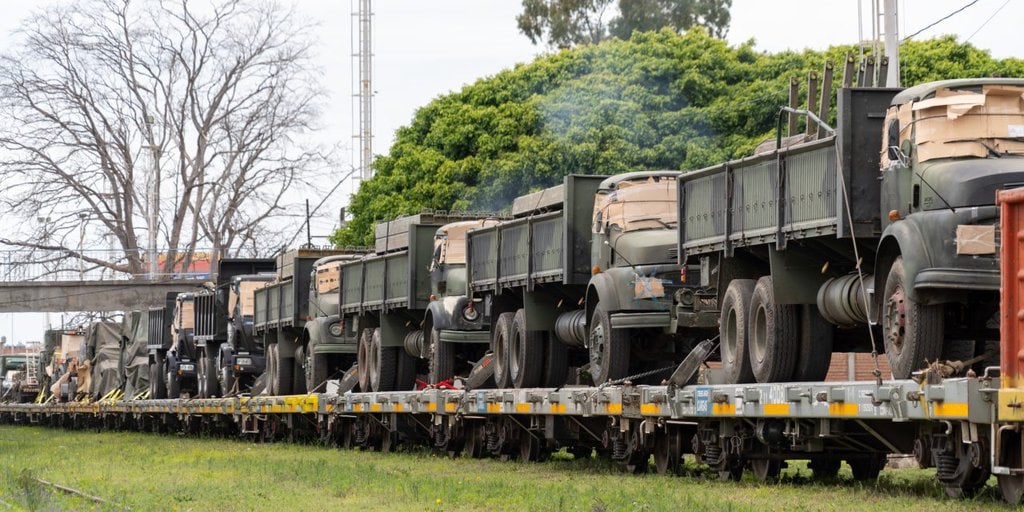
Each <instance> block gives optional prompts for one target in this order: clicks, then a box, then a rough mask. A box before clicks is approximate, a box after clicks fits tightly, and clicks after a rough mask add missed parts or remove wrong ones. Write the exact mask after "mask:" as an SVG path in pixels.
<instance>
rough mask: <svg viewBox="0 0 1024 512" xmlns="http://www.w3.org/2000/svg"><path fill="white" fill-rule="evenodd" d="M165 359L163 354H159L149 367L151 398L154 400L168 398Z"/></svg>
mask: <svg viewBox="0 0 1024 512" xmlns="http://www.w3.org/2000/svg"><path fill="white" fill-rule="evenodd" d="M165 359H166V358H165V357H164V355H163V354H161V353H160V352H157V353H156V354H155V357H154V361H153V362H152V363H150V365H149V398H151V399H154V400H159V399H162V398H167V383H166V382H164V378H163V371H164V361H165Z"/></svg>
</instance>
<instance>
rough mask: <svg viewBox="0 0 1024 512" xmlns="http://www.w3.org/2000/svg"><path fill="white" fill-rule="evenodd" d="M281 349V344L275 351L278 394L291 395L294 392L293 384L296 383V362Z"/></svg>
mask: <svg viewBox="0 0 1024 512" xmlns="http://www.w3.org/2000/svg"><path fill="white" fill-rule="evenodd" d="M283 352H285V351H282V350H281V346H280V345H278V346H277V350H275V351H274V355H275V356H276V357H277V361H276V364H277V366H276V368H277V371H276V372H275V373H277V394H279V395H290V394H292V384H293V383H294V380H295V379H294V371H295V364H294V361H293V360H292V359H293V358H288V357H284V355H283Z"/></svg>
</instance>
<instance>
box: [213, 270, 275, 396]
mask: <svg viewBox="0 0 1024 512" xmlns="http://www.w3.org/2000/svg"><path fill="white" fill-rule="evenodd" d="M273 281H274V275H273V274H243V275H238V276H232V278H231V280H230V281H229V284H228V318H227V320H228V329H227V343H224V344H223V345H221V347H220V351H219V352H218V353H217V355H218V361H217V368H218V369H219V375H218V379H219V381H220V389H221V392H222V393H224V394H225V395H227V394H228V393H229V391H231V390H232V389H234V388H235V386H236V384H237V392H244V390H247V389H248V388H249V387H250V386H251V385H252V383H253V382H252V381H254V380H255V379H256V377H257V376H259V375H260V374H261V373H263V371H264V370H265V369H266V358H265V356H264V353H263V340H261V339H259V338H258V337H256V336H253V316H254V315H255V312H256V303H255V297H254V294H255V292H256V290H257V289H260V288H263V287H264V286H267V284H269V283H272V282H273Z"/></svg>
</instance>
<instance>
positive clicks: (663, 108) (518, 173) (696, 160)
mask: <svg viewBox="0 0 1024 512" xmlns="http://www.w3.org/2000/svg"><path fill="white" fill-rule="evenodd" d="M847 52H853V53H856V52H857V48H856V47H855V46H853V45H849V46H836V47H832V48H829V49H828V50H826V51H823V52H819V51H811V50H805V51H802V52H791V51H787V52H781V53H775V54H770V53H764V52H758V51H757V50H756V49H755V47H754V43H753V41H750V42H747V43H744V44H741V45H738V46H729V45H728V44H726V43H725V42H724V41H722V40H720V39H717V38H714V37H711V36H710V35H709V34H708V33H707V32H706V31H705V30H703V29H693V30H690V31H688V32H686V33H685V34H677V33H675V32H674V31H673V30H671V29H664V30H662V31H659V32H637V33H635V34H634V35H633V37H632V38H630V39H629V40H619V39H612V40H608V41H605V42H603V43H601V44H598V45H586V46H581V47H578V48H574V49H571V50H562V51H560V52H557V53H554V54H550V55H544V56H542V57H540V58H538V59H537V60H535V61H534V62H532V63H529V64H525V65H518V66H516V67H515V68H513V69H508V70H505V71H502V72H500V73H498V74H496V75H494V76H492V77H488V78H484V79H481V80H478V81H477V82H476V83H474V84H472V85H468V86H466V87H464V88H463V89H462V90H461V91H458V92H454V93H451V94H448V95H445V96H442V97H439V98H437V99H435V100H434V101H432V102H430V103H429V104H427V105H425V106H423V107H422V108H420V109H419V110H418V111H417V112H416V113H415V115H414V116H413V118H412V120H411V122H410V123H409V124H408V125H407V126H405V127H403V128H400V129H399V130H398V132H397V134H396V137H395V142H394V144H393V145H392V146H391V149H390V150H389V151H388V153H387V154H385V155H381V156H379V157H377V159H376V160H375V161H374V163H373V166H374V169H375V171H376V175H375V176H374V177H373V178H372V179H370V180H367V181H365V182H363V184H362V186H361V187H360V189H359V191H358V192H357V193H356V194H355V195H354V196H353V198H352V202H351V205H350V212H351V213H352V214H353V219H352V221H351V222H350V223H349V225H348V226H347V227H346V228H345V229H343V230H340V231H338V232H337V233H335V236H334V238H333V240H334V242H335V243H338V244H343V245H365V244H367V243H369V242H371V241H372V236H373V235H372V233H373V231H372V227H373V224H374V223H375V222H378V221H381V220H384V219H389V218H392V217H395V216H397V215H403V214H410V213H417V212H419V211H422V210H423V209H439V210H478V211H481V210H482V211H498V210H505V209H507V208H509V205H510V204H511V202H512V199H513V198H515V197H516V196H519V195H522V194H525V193H528V192H531V191H534V190H537V189H540V188H542V187H547V186H552V185H554V184H556V183H558V182H559V181H560V180H561V179H562V176H564V175H566V174H568V173H580V174H615V173H621V172H627V171H636V170H649V169H682V170H690V169H699V168H701V167H705V166H709V165H713V164H716V163H720V162H722V161H725V160H728V159H731V158H738V157H742V156H746V155H749V154H750V153H751V152H752V150H753V148H754V147H755V146H756V145H757V144H758V143H760V142H762V141H764V140H766V139H768V138H770V137H773V136H774V129H775V123H776V116H777V114H778V112H779V107H780V106H782V105H784V104H785V103H786V102H787V98H788V88H789V86H788V84H789V79H790V77H792V76H799V77H806V76H807V73H808V72H810V71H812V70H813V71H820V70H821V67H822V65H823V63H824V61H825V60H826V59H831V60H833V61H834V62H835V63H836V68H837V69H841V68H842V66H841V63H842V62H843V59H844V56H845V54H846V53H847ZM902 56H903V59H902V68H901V69H902V72H903V83H904V84H907V85H910V84H915V83H919V82H924V81H931V80H939V79H943V78H956V77H966V76H988V75H993V74H1000V75H1002V76H1016V77H1024V61H1022V60H1020V59H1004V60H997V59H993V58H992V57H991V55H989V53H988V52H987V51H984V50H980V49H978V48H975V47H973V46H971V45H969V44H967V43H963V42H960V41H957V40H956V38H954V37H952V36H947V37H941V38H937V39H932V40H927V41H909V42H907V43H904V45H903V47H902ZM840 78H841V77H838V76H837V79H836V80H835V81H834V83H833V88H834V89H835V88H838V86H839V84H840V83H841V79H840ZM804 90H805V91H806V86H804ZM833 97H834V96H833ZM833 110H834V108H833Z"/></svg>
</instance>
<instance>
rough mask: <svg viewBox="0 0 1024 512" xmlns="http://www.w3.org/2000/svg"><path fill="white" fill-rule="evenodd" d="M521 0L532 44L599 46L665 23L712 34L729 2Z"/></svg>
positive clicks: (724, 26) (719, 33)
mask: <svg viewBox="0 0 1024 512" xmlns="http://www.w3.org/2000/svg"><path fill="white" fill-rule="evenodd" d="M611 4H612V0H523V12H522V13H521V14H519V16H516V23H517V24H518V25H519V31H520V32H522V33H523V34H524V35H525V36H526V37H529V38H530V41H531V42H533V44H538V43H541V42H544V43H546V44H547V45H548V46H552V47H556V48H569V47H572V46H576V45H579V44H597V43H600V42H601V41H603V40H605V39H607V38H608V37H609V36H614V37H618V38H620V39H629V37H630V36H631V35H632V34H633V32H634V31H638V32H653V31H658V30H661V29H662V28H665V27H668V28H670V29H672V30H674V31H676V32H683V31H686V30H689V29H690V28H692V27H697V26H701V27H704V28H706V29H707V30H708V32H709V33H710V34H712V35H714V36H715V37H718V38H724V37H725V34H726V32H727V31H728V30H729V8H730V7H731V6H732V0H619V1H618V10H617V13H616V12H615V10H614V9H609V7H611Z"/></svg>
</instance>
